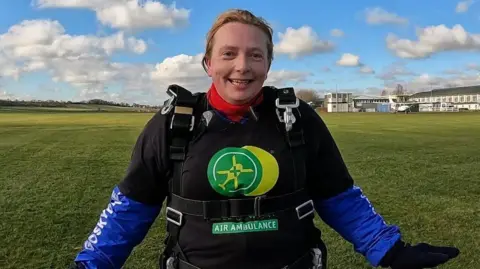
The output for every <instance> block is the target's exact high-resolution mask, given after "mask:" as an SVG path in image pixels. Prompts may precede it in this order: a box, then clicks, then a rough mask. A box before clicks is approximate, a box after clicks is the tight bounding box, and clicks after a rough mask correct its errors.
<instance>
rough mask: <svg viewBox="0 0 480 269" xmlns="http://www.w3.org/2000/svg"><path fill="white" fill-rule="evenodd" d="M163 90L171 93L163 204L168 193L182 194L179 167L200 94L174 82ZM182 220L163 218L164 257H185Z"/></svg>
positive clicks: (190, 137)
mask: <svg viewBox="0 0 480 269" xmlns="http://www.w3.org/2000/svg"><path fill="white" fill-rule="evenodd" d="M167 92H168V94H169V95H171V96H172V99H171V102H170V104H169V105H170V106H171V108H170V109H173V113H172V115H171V116H170V125H169V131H168V141H169V159H170V162H171V167H172V171H171V172H172V178H171V179H170V181H169V189H170V195H169V196H168V198H167V204H169V203H170V201H171V195H172V194H180V195H181V194H182V193H181V192H182V180H181V175H182V167H183V162H184V161H185V158H186V154H187V147H188V143H189V141H190V140H191V139H192V136H193V131H194V127H195V124H196V122H195V115H194V113H195V111H194V110H195V107H196V106H197V104H198V101H199V97H200V95H194V94H192V93H191V92H190V91H188V90H186V89H185V88H183V87H180V86H178V85H170V86H169V87H168V90H167ZM166 215H167V219H171V218H172V213H171V210H167V214H166ZM182 224H183V223H182V218H180V219H179V221H178V222H175V223H172V222H171V221H168V222H167V232H168V236H167V238H166V241H165V244H166V246H165V253H164V255H165V258H168V257H170V256H171V255H174V254H177V255H178V254H179V255H181V257H182V258H183V259H186V257H185V255H184V254H183V251H182V249H181V248H180V246H179V244H178V235H179V232H180V228H181V226H182ZM163 262H164V261H163Z"/></svg>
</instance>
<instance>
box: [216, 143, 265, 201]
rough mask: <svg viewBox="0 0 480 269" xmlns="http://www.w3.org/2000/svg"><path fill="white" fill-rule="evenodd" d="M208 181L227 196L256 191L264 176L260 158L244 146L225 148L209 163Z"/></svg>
mask: <svg viewBox="0 0 480 269" xmlns="http://www.w3.org/2000/svg"><path fill="white" fill-rule="evenodd" d="M207 175H208V181H209V182H210V185H211V186H212V188H213V189H214V190H215V191H217V192H218V193H220V194H222V195H225V196H235V195H246V194H249V193H250V192H252V191H254V190H255V189H256V188H257V187H258V185H259V184H260V181H261V179H262V176H263V171H262V166H261V164H260V161H259V160H258V158H257V157H256V156H255V155H254V154H253V153H252V152H251V151H249V150H247V149H244V148H232V147H230V148H224V149H222V150H220V151H218V152H217V153H216V154H215V155H214V156H213V157H212V159H211V160H210V162H209V164H208V172H207Z"/></svg>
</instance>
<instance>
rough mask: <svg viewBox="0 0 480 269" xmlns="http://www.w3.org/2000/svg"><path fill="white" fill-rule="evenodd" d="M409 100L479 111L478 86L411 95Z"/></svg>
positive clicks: (435, 90)
mask: <svg viewBox="0 0 480 269" xmlns="http://www.w3.org/2000/svg"><path fill="white" fill-rule="evenodd" d="M410 100H411V101H414V102H419V103H449V104H451V105H452V106H454V107H456V108H458V109H460V110H461V109H468V110H480V85H478V86H468V87H456V88H446V89H434V90H431V91H425V92H419V93H415V94H413V95H411V96H410Z"/></svg>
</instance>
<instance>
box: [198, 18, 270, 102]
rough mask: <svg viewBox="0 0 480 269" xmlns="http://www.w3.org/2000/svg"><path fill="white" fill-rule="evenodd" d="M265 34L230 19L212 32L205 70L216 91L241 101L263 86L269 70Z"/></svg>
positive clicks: (227, 98)
mask: <svg viewBox="0 0 480 269" xmlns="http://www.w3.org/2000/svg"><path fill="white" fill-rule="evenodd" d="M267 53H268V52H267V36H266V35H265V34H264V33H263V32H262V30H260V29H259V28H257V27H256V26H253V25H247V24H243V23H237V22H231V23H227V24H225V25H223V26H222V27H221V28H220V29H218V31H217V32H216V33H215V36H214V38H213V47H212V53H211V58H210V59H207V60H206V63H207V73H208V75H209V76H210V77H211V78H212V80H213V83H214V84H215V87H216V89H217V91H218V93H219V95H220V96H221V97H222V98H223V99H224V100H225V101H227V102H229V103H231V104H243V103H247V102H248V101H250V100H251V99H252V98H254V97H255V96H256V95H257V94H258V93H259V92H260V90H261V89H262V86H263V83H264V81H265V80H266V79H267V74H268V70H269V63H268V54H267Z"/></svg>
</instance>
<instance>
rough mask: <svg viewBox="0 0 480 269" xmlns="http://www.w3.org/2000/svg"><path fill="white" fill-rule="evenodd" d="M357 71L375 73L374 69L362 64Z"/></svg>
mask: <svg viewBox="0 0 480 269" xmlns="http://www.w3.org/2000/svg"><path fill="white" fill-rule="evenodd" d="M359 72H360V73H362V74H375V71H374V70H373V69H372V68H371V67H369V66H362V67H361V68H360V70H359Z"/></svg>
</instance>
